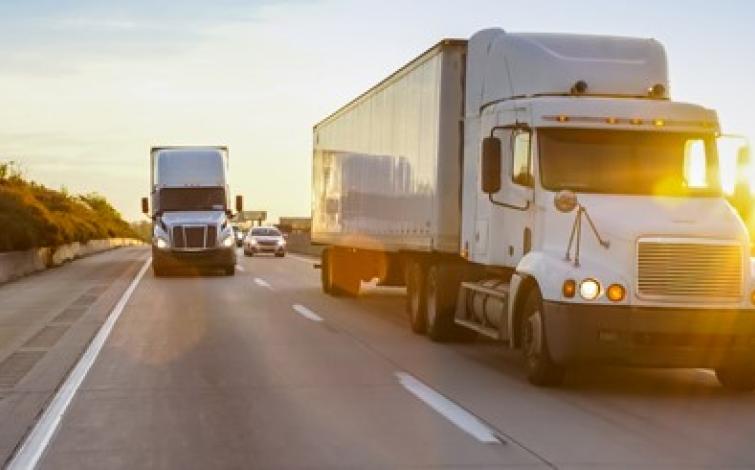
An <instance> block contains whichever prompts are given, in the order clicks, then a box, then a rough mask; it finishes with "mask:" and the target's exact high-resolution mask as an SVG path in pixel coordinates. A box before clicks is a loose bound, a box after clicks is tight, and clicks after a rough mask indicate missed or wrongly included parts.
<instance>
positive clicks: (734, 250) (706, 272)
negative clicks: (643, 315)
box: [637, 239, 743, 302]
mask: <svg viewBox="0 0 755 470" xmlns="http://www.w3.org/2000/svg"><path fill="white" fill-rule="evenodd" d="M742 257H743V256H742V249H741V247H740V246H739V245H737V244H736V242H727V241H720V242H718V241H707V240H690V239H687V240H685V239H641V240H639V242H638V244H637V291H638V294H639V297H640V298H646V299H661V300H671V301H690V300H692V301H694V300H699V301H707V302H710V301H711V300H723V301H736V300H739V298H741V296H742V282H743V271H742Z"/></svg>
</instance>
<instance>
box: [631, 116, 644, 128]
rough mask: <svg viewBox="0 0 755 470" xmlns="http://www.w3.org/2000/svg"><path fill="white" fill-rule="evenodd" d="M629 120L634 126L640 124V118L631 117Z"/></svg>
mask: <svg viewBox="0 0 755 470" xmlns="http://www.w3.org/2000/svg"><path fill="white" fill-rule="evenodd" d="M629 122H631V123H632V124H634V125H635V126H639V125H640V124H642V119H638V118H633V119H632V120H630V121H629Z"/></svg>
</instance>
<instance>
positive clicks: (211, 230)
mask: <svg viewBox="0 0 755 470" xmlns="http://www.w3.org/2000/svg"><path fill="white" fill-rule="evenodd" d="M217 243H218V232H217V228H216V227H215V226H214V225H177V226H175V227H173V248H177V249H179V250H180V249H189V250H197V249H204V248H214V247H215V246H216V245H217Z"/></svg>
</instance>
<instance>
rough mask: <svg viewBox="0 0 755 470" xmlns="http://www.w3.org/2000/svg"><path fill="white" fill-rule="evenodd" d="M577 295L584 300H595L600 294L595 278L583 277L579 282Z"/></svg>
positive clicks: (598, 284)
mask: <svg viewBox="0 0 755 470" xmlns="http://www.w3.org/2000/svg"><path fill="white" fill-rule="evenodd" d="M579 295H580V296H581V297H582V298H583V299H585V300H595V299H597V298H598V297H599V296H600V283H599V282H598V281H596V280H595V279H585V280H584V281H582V282H581V283H580V284H579Z"/></svg>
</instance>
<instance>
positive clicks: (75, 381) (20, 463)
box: [6, 258, 152, 470]
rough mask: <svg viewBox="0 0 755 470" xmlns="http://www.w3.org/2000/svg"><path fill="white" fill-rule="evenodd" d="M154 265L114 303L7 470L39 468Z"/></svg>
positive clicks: (137, 276)
mask: <svg viewBox="0 0 755 470" xmlns="http://www.w3.org/2000/svg"><path fill="white" fill-rule="evenodd" d="M151 262H152V258H149V259H147V261H145V263H144V265H143V266H142V268H141V270H140V271H139V273H138V274H137V275H136V277H135V278H134V279H133V280H132V281H131V284H129V286H128V288H127V289H126V291H125V292H124V293H123V295H122V296H121V298H120V299H119V300H118V303H117V304H115V307H113V310H111V311H110V314H109V315H108V317H107V319H106V320H105V323H103V324H102V326H101V327H100V329H99V331H97V334H96V335H95V336H94V339H92V342H91V343H89V346H88V347H87V349H86V351H85V352H84V354H83V355H82V356H81V358H79V361H78V362H77V363H76V366H75V367H74V368H73V370H72V371H71V373H70V374H69V375H68V377H67V378H66V380H65V382H63V385H62V386H61V387H60V389H58V391H57V393H56V394H55V396H54V397H53V399H52V401H51V402H50V404H49V405H48V406H47V408H46V409H45V410H44V413H43V414H42V416H41V417H40V418H39V421H37V423H36V424H35V425H34V427H33V428H32V430H31V432H30V433H29V434H28V435H27V436H26V439H24V442H23V444H22V445H21V447H20V448H19V449H18V451H17V452H16V454H15V455H14V456H13V460H11V461H10V463H9V464H8V466H7V467H6V469H8V470H31V469H33V468H36V466H37V464H39V461H40V459H41V458H42V455H43V454H44V452H45V450H46V449H47V446H48V445H49V444H50V441H51V440H52V437H53V435H54V434H55V432H56V431H57V430H58V427H59V426H60V422H61V420H62V418H63V414H64V413H65V412H66V409H67V408H68V406H69V405H70V404H71V401H72V400H73V397H74V396H75V395H76V392H77V391H78V390H79V387H80V386H81V383H82V382H83V381H84V378H85V377H86V375H87V373H88V372H89V369H90V368H91V367H92V364H94V361H95V360H96V359H97V356H98V355H99V353H100V350H101V349H102V346H103V345H104V344H105V341H106V340H107V338H108V336H109V335H110V332H111V331H112V330H113V326H115V322H116V321H117V320H118V317H120V316H121V313H122V312H123V309H124V307H125V306H126V304H127V303H128V300H129V299H130V298H131V295H132V294H133V293H134V291H135V290H136V287H137V286H138V285H139V281H141V279H142V277H144V273H146V272H147V269H148V268H149V265H150V263H151Z"/></svg>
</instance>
